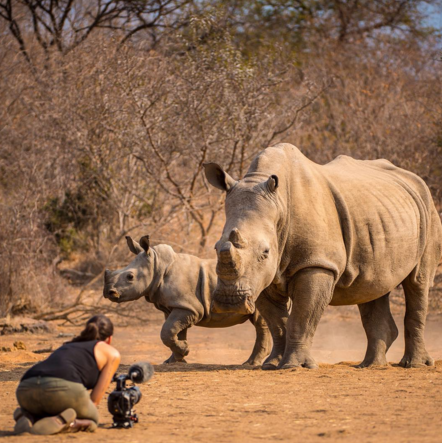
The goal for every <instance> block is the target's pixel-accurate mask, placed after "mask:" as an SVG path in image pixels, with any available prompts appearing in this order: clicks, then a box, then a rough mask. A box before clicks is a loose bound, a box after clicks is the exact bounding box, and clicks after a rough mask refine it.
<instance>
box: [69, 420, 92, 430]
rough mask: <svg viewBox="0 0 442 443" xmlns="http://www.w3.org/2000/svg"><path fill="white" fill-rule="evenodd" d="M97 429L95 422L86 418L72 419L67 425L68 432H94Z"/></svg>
mask: <svg viewBox="0 0 442 443" xmlns="http://www.w3.org/2000/svg"><path fill="white" fill-rule="evenodd" d="M95 429H97V423H95V422H94V421H93V420H89V419H87V418H82V419H79V418H77V419H76V420H74V421H73V422H72V423H71V425H70V426H69V429H68V432H94V431H95Z"/></svg>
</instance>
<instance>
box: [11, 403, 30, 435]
mask: <svg viewBox="0 0 442 443" xmlns="http://www.w3.org/2000/svg"><path fill="white" fill-rule="evenodd" d="M13 417H14V420H15V426H14V434H23V433H25V432H31V428H32V425H33V424H34V417H33V416H32V415H31V414H29V413H28V412H26V411H25V410H24V409H22V408H17V409H16V410H15V411H14V414H13Z"/></svg>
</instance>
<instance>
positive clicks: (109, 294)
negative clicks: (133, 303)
mask: <svg viewBox="0 0 442 443" xmlns="http://www.w3.org/2000/svg"><path fill="white" fill-rule="evenodd" d="M103 297H104V298H107V299H108V300H110V301H112V302H114V303H122V302H123V301H124V300H122V299H121V294H120V293H119V292H118V291H117V290H116V289H109V290H108V291H104V292H103Z"/></svg>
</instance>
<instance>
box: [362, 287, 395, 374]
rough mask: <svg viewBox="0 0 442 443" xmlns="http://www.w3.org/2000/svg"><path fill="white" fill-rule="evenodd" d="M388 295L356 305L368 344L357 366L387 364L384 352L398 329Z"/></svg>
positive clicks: (365, 366)
mask: <svg viewBox="0 0 442 443" xmlns="http://www.w3.org/2000/svg"><path fill="white" fill-rule="evenodd" d="M389 295H390V293H388V294H386V295H384V296H383V297H380V298H378V299H377V300H373V301H371V302H368V303H363V304H360V305H358V308H359V312H360V314H361V319H362V325H363V326H364V329H365V334H366V335H367V340H368V344H367V352H366V353H365V358H364V360H363V361H362V362H361V363H360V364H359V365H357V368H367V367H369V366H385V365H387V364H388V362H387V357H386V353H387V351H388V349H389V348H390V346H391V345H392V343H393V342H394V341H395V340H396V338H397V336H398V329H397V327H396V323H395V322H394V319H393V316H392V315H391V312H390V298H389Z"/></svg>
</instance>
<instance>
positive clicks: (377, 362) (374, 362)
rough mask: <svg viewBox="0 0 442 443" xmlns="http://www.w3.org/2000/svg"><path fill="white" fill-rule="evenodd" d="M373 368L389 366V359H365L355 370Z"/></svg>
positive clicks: (383, 357)
mask: <svg viewBox="0 0 442 443" xmlns="http://www.w3.org/2000/svg"><path fill="white" fill-rule="evenodd" d="M372 366H388V362H387V359H386V357H385V355H384V356H382V357H378V358H371V359H367V358H366V359H364V361H362V362H361V363H359V364H358V365H356V366H355V368H358V369H362V368H370V367H372Z"/></svg>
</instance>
